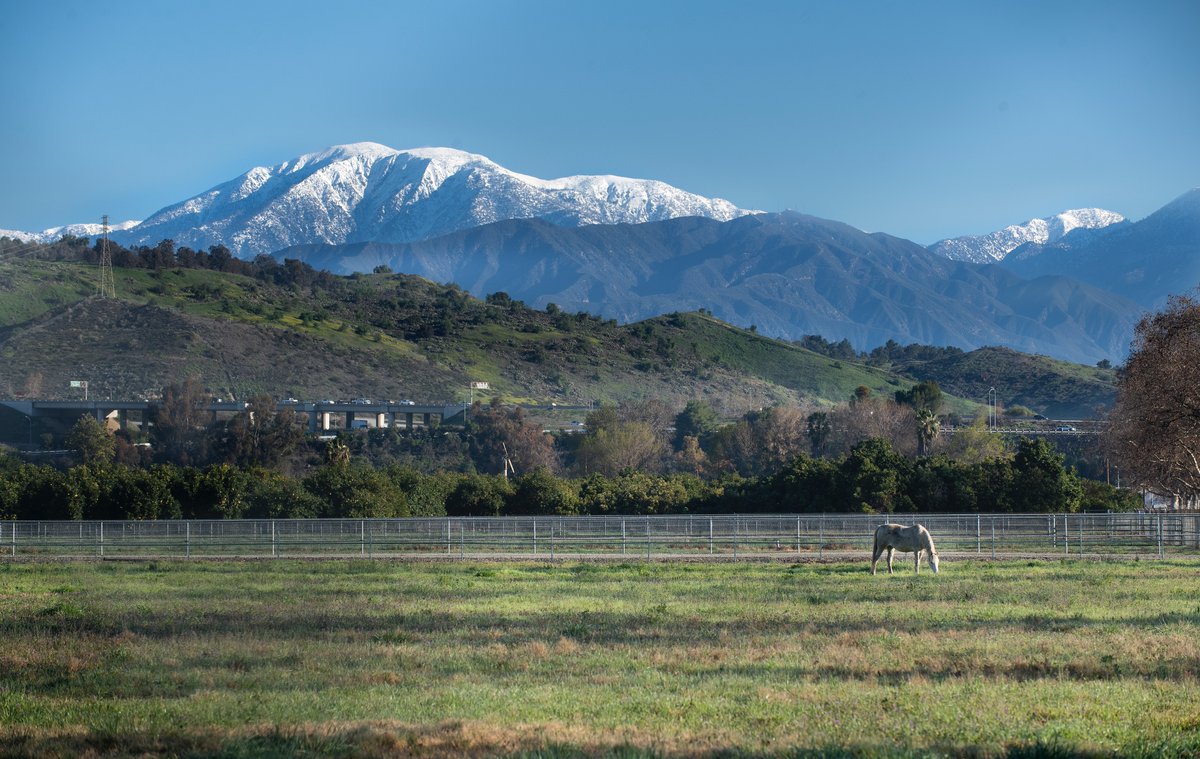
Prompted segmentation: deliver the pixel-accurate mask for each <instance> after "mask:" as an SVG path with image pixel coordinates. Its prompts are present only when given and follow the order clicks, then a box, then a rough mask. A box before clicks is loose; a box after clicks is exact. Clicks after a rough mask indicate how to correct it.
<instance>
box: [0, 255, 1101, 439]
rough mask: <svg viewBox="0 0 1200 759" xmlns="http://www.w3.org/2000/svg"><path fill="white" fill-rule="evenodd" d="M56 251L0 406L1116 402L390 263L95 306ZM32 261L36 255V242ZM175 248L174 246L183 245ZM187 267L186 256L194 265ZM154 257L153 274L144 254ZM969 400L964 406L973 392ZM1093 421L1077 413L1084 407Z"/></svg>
mask: <svg viewBox="0 0 1200 759" xmlns="http://www.w3.org/2000/svg"><path fill="white" fill-rule="evenodd" d="M62 247H63V246H62V245H60V246H59V247H58V248H51V247H46V248H40V249H37V250H35V252H36V253H40V254H42V255H45V256H47V257H53V254H54V251H56V250H57V251H58V257H59V258H67V259H68V260H43V259H38V258H31V257H29V256H28V255H13V254H7V255H0V358H3V361H0V397H9V398H12V397H18V398H19V397H38V398H71V397H76V395H77V392H78V391H73V390H71V389H70V388H69V383H70V381H72V380H87V381H88V383H89V389H90V392H91V393H92V394H93V395H95V396H98V397H112V398H130V399H133V398H146V397H154V396H156V395H157V394H158V393H159V391H160V390H161V388H162V387H163V386H164V385H166V384H168V383H171V382H177V381H180V380H182V379H183V378H185V377H197V378H199V379H200V380H201V381H202V382H203V383H204V384H205V385H206V386H207V387H208V388H209V389H210V390H211V392H212V393H213V394H214V395H216V396H219V397H226V398H247V397H249V396H251V395H255V394H259V393H267V394H270V395H273V396H276V397H279V398H285V397H294V398H300V399H302V400H317V399H323V398H331V399H332V398H351V397H369V398H378V399H400V398H412V399H414V400H418V401H421V402H438V401H453V402H458V401H462V400H465V399H466V398H467V397H468V396H469V393H470V391H469V385H470V383H471V382H476V381H486V382H487V383H489V387H490V390H488V391H484V392H483V393H482V394H477V395H476V397H477V398H480V397H482V398H483V399H485V400H486V399H490V398H491V397H493V396H498V397H499V398H500V399H502V400H504V401H510V402H521V403H536V404H547V405H548V404H550V403H556V404H559V405H587V404H590V403H592V402H594V401H601V402H606V403H613V402H620V401H637V400H642V399H649V398H657V399H660V400H662V401H664V402H666V403H668V404H670V405H673V406H680V407H681V406H682V405H683V404H684V403H685V402H686V401H688V400H691V399H696V398H699V399H704V400H707V401H709V403H710V404H711V405H713V407H714V408H716V409H717V410H718V411H719V412H720V413H721V414H723V415H726V416H736V415H739V414H741V413H744V412H745V411H748V410H751V409H756V408H760V407H764V406H770V405H774V404H779V403H795V402H799V401H802V400H808V401H815V402H819V403H836V402H841V401H844V400H847V399H849V398H850V397H851V395H853V393H854V390H855V388H857V387H859V386H860V385H861V386H866V387H869V388H871V389H872V391H874V392H875V393H877V394H881V395H888V396H890V395H892V394H894V393H895V392H896V391H897V390H901V389H907V388H909V387H911V386H912V385H913V384H914V383H915V382H917V381H920V380H928V379H932V380H936V381H937V382H938V383H939V384H940V385H941V386H942V388H943V390H944V391H945V392H946V393H947V394H948V395H950V396H958V398H953V397H951V398H948V400H949V401H950V403H949V408H948V410H954V411H959V412H960V413H961V412H970V411H971V409H972V407H973V405H974V404H975V403H979V402H982V401H983V400H984V398H985V397H986V394H987V390H988V388H989V387H996V388H997V390H998V392H999V394H1000V396H1001V399H1002V401H1003V402H1004V403H1005V404H1006V405H1011V404H1014V403H1020V404H1022V405H1026V406H1029V407H1030V408H1033V409H1035V410H1037V411H1042V412H1044V413H1054V414H1057V415H1060V416H1070V415H1075V414H1068V413H1059V412H1062V411H1064V410H1071V411H1074V410H1079V409H1091V408H1094V407H1095V406H1096V405H1099V404H1103V403H1107V402H1108V401H1110V400H1111V397H1112V372H1111V371H1109V372H1104V371H1102V370H1098V369H1094V368H1091V367H1083V366H1079V365H1075V364H1070V363H1067V362H1062V361H1053V360H1050V359H1046V358H1043V357H1039V356H1028V355H1025V354H1021V353H1017V352H1015V351H1009V350H1004V349H981V350H978V351H974V352H972V353H967V354H958V355H938V356H937V357H936V358H934V359H933V360H928V361H915V360H912V361H896V362H893V363H892V365H891V366H889V367H888V368H887V369H883V368H878V367H873V366H868V365H866V364H865V363H859V362H857V361H853V360H847V359H837V358H831V357H828V356H824V355H820V354H818V353H814V352H812V351H809V350H807V349H804V348H802V347H799V346H798V345H796V344H793V343H788V342H782V341H779V340H774V339H770V338H766V337H763V336H762V335H759V334H756V333H755V332H753V331H749V330H743V329H739V328H735V327H732V326H730V325H728V324H726V323H724V322H721V321H719V320H717V319H715V318H713V317H712V316H711V315H709V314H708V313H707V312H700V313H674V314H667V315H664V316H658V317H655V318H651V319H647V320H645V321H641V322H637V323H634V324H628V325H620V324H617V323H616V322H615V321H612V320H604V319H600V318H598V317H595V316H591V315H588V314H585V313H566V312H564V311H561V310H560V309H558V308H557V307H555V306H554V305H553V304H551V305H548V306H547V307H546V308H545V309H542V310H534V309H531V308H527V307H526V306H525V305H524V304H523V303H521V302H520V301H515V300H513V299H511V298H509V297H508V296H507V295H506V294H504V293H494V294H492V295H490V296H488V298H487V299H486V300H482V301H481V300H479V299H476V298H473V297H471V296H470V295H469V294H468V293H466V292H465V291H463V290H462V289H460V288H459V287H457V286H455V285H440V284H435V283H432V282H429V281H428V280H425V279H421V278H419V277H414V276H407V275H396V274H390V273H377V274H370V275H357V274H356V275H350V276H345V277H343V276H335V275H332V274H329V273H327V272H318V271H314V270H313V269H311V268H310V267H307V266H306V265H304V264H299V263H297V262H287V263H285V264H279V263H277V262H275V261H273V260H270V259H266V258H265V257H264V258H261V259H259V260H256V261H255V262H253V263H248V262H244V261H239V260H237V259H231V258H228V257H214V256H211V255H209V254H195V255H196V258H194V259H192V264H193V265H195V266H201V267H204V266H207V267H218V268H221V269H224V270H214V268H187V267H181V266H178V265H176V264H177V263H178V261H177V260H174V259H172V260H170V261H168V262H164V264H165V265H163V266H162V268H158V269H154V268H141V267H147V266H150V265H152V264H151V263H150V262H151V261H152V260H153V256H152V255H151V254H152V251H150V250H148V251H142V252H141V257H140V259H136V260H135V259H134V258H133V257H132V256H130V261H131V262H132V263H133V264H134V265H130V266H125V267H121V266H118V267H117V268H116V269H115V278H116V285H117V293H118V297H117V298H116V299H100V298H97V297H95V295H94V292H95V282H96V280H97V271H96V267H95V266H94V265H92V264H88V263H83V262H80V261H78V260H71V257H72V256H74V257H75V258H78V257H82V256H83V255H85V254H86V249H84V253H80V252H79V250H75V252H73V253H70V254H69V255H68V254H62V252H61V250H60V249H61V248H62ZM23 252H25V253H28V246H26V248H25V249H24V251H23ZM177 257H178V256H177ZM185 260H186V259H185ZM139 262H140V266H139V265H137V264H139ZM960 399H966V400H960ZM1077 415H1082V414H1077Z"/></svg>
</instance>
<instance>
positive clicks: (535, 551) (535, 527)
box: [533, 519, 537, 556]
mask: <svg viewBox="0 0 1200 759" xmlns="http://www.w3.org/2000/svg"><path fill="white" fill-rule="evenodd" d="M533 555H534V556H537V519H534V520H533Z"/></svg>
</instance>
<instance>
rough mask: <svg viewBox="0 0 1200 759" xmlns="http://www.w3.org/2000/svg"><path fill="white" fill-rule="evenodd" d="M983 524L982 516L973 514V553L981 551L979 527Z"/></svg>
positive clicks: (981, 540)
mask: <svg viewBox="0 0 1200 759" xmlns="http://www.w3.org/2000/svg"><path fill="white" fill-rule="evenodd" d="M982 525H983V517H982V516H980V515H979V514H976V515H975V553H976V554H981V553H983V539H982V537H981V535H980V527H981V526H982Z"/></svg>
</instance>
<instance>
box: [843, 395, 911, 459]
mask: <svg viewBox="0 0 1200 759" xmlns="http://www.w3.org/2000/svg"><path fill="white" fill-rule="evenodd" d="M830 426H831V428H832V431H831V433H830V436H829V437H830V439H829V442H828V443H827V445H828V449H829V450H830V451H831V452H833V453H847V452H849V451H850V449H851V448H853V447H854V445H855V444H857V443H860V442H862V441H864V440H871V439H880V440H886V441H888V442H889V443H891V445H892V448H893V449H894V450H895V451H896V452H897V453H900V454H903V455H905V456H909V457H912V456H914V455H916V452H917V436H916V434H915V430H916V429H917V417H916V414H915V413H914V412H913V409H912V407H911V406H903V405H900V404H898V403H896V402H895V401H893V400H891V399H890V398H873V397H869V396H866V397H863V396H859V395H856V397H855V399H854V400H853V401H851V402H850V403H849V404H847V405H845V406H842V407H840V408H838V409H837V410H836V411H833V412H831V413H830Z"/></svg>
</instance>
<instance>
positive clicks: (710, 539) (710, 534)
mask: <svg viewBox="0 0 1200 759" xmlns="http://www.w3.org/2000/svg"><path fill="white" fill-rule="evenodd" d="M712 522H713V520H712V517H709V518H708V555H709V556H712V552H713V529H712Z"/></svg>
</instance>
